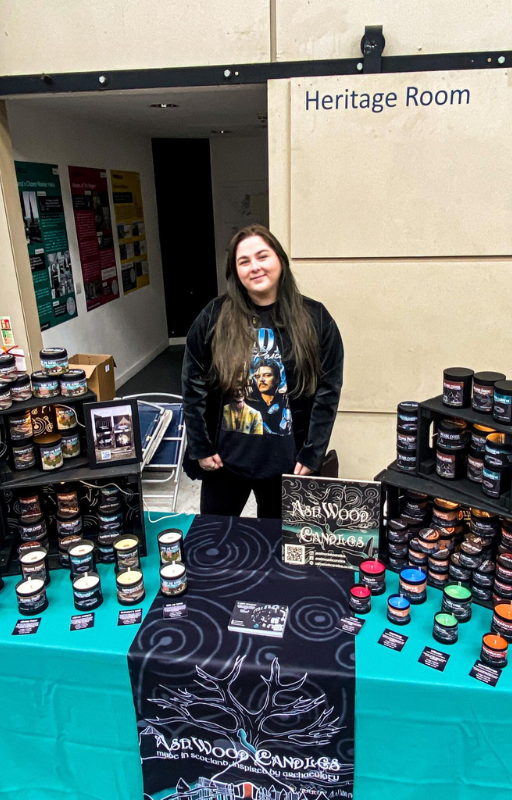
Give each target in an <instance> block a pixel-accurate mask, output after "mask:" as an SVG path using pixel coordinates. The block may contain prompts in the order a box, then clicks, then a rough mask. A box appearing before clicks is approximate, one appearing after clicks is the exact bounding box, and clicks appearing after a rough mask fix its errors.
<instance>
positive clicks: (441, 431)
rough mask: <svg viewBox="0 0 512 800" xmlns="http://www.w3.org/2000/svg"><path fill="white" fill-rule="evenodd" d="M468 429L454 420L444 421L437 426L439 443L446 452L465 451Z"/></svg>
mask: <svg viewBox="0 0 512 800" xmlns="http://www.w3.org/2000/svg"><path fill="white" fill-rule="evenodd" d="M466 435H467V434H466V428H465V426H462V425H459V424H458V423H457V422H453V421H452V420H448V419H442V420H440V421H439V423H438V425H437V443H438V444H439V445H441V447H444V448H446V450H463V449H464V448H465V446H466Z"/></svg>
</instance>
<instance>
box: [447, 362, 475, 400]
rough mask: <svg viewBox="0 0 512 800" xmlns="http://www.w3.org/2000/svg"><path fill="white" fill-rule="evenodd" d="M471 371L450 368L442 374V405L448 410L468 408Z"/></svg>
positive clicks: (471, 381)
mask: <svg viewBox="0 0 512 800" xmlns="http://www.w3.org/2000/svg"><path fill="white" fill-rule="evenodd" d="M473 374H474V373H473V370H472V369H466V368H465V367H450V368H449V369H445V370H444V372H443V403H444V405H445V406H449V407H450V408H468V406H469V405H470V404H471V387H472V384H473Z"/></svg>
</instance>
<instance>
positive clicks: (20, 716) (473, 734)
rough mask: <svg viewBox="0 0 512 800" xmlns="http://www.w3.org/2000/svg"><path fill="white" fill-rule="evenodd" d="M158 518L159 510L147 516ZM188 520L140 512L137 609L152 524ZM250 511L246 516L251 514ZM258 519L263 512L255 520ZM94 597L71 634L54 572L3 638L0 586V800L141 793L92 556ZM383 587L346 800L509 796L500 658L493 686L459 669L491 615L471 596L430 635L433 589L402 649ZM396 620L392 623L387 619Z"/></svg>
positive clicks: (86, 799)
mask: <svg viewBox="0 0 512 800" xmlns="http://www.w3.org/2000/svg"><path fill="white" fill-rule="evenodd" d="M152 515H153V516H154V517H156V518H157V519H158V518H159V515H158V514H157V513H155V512H153V514H152ZM192 520H193V518H192V517H190V516H189V517H184V516H181V517H175V518H172V519H171V518H163V519H161V520H160V521H159V522H156V523H152V522H150V521H149V520H148V519H147V520H146V526H147V529H146V530H147V540H148V551H149V555H148V557H147V558H146V559H143V570H144V578H145V584H146V599H145V601H144V602H143V603H141V607H142V608H143V609H144V613H145V612H147V611H148V609H149V608H150V606H151V604H152V602H153V599H154V597H155V594H156V593H157V591H158V554H157V552H156V535H157V533H158V532H159V531H160V530H163V529H164V528H167V527H171V526H172V527H174V526H175V525H176V526H179V527H181V528H182V529H184V530H188V528H189V527H190V525H191V523H192ZM252 522H254V520H252ZM258 524H259V525H261V526H262V527H263V528H264V525H265V523H264V521H261V522H260V523H258ZM99 573H100V575H101V578H102V587H103V592H104V597H105V602H104V603H103V605H102V606H101V607H100V608H99V609H98V610H97V611H96V618H95V626H94V628H92V629H89V630H81V631H73V632H70V630H69V625H70V617H71V615H72V614H75V613H77V612H75V609H74V607H73V603H72V591H71V585H70V580H69V575H68V573H67V572H65V571H64V570H60V571H54V572H52V583H51V586H50V587H49V589H48V596H49V600H50V607H49V608H48V609H47V610H46V611H45V612H44V613H43V614H42V622H41V626H40V628H39V630H38V632H37V634H35V635H29V636H12V631H13V628H14V626H15V623H16V621H17V620H18V619H19V618H20V616H19V614H18V612H17V607H16V600H15V596H14V585H15V583H16V582H17V579H16V578H14V577H11V578H7V579H6V581H5V583H6V586H5V588H4V590H3V591H2V592H1V593H0V753H1V761H0V798H1V800H15V798H21V797H23V800H58V798H66V797H68V798H69V799H70V800H141V798H142V780H141V770H140V756H139V747H138V741H137V728H136V718H135V712H134V707H133V700H132V693H131V687H130V679H129V674H128V666H127V653H128V649H129V647H130V645H131V643H132V641H133V639H134V637H135V635H136V632H137V628H136V626H126V627H117V615H118V612H119V610H120V608H121V606H119V605H118V603H117V601H116V596H115V581H114V576H113V569H112V567H110V566H109V567H105V566H102V565H100V567H99ZM387 577H388V587H387V591H386V594H384V595H382V596H381V597H377V598H374V599H373V610H372V612H371V614H370V615H368V616H367V617H366V622H365V625H364V628H363V629H362V631H361V633H360V634H359V635H358V636H357V639H356V650H357V658H356V666H357V669H356V715H355V716H356V746H355V752H356V762H355V798H356V800H377V799H378V800H387V798H389V800H416V798H417V799H418V800H419V799H420V798H421V800H424V797H425V795H426V793H428V792H431V791H434V792H435V796H436V800H477V798H478V800H482V798H487V797H489V798H490V797H495V796H499V797H500V800H504V799H505V800H506V799H507V798H512V759H510V754H509V749H510V748H509V736H510V726H511V720H512V664H511V665H510V666H509V667H507V668H506V669H505V670H504V671H503V674H502V675H501V677H500V680H499V682H498V685H497V686H496V687H494V688H492V687H489V686H486V685H484V684H482V683H480V682H478V681H476V680H475V679H474V678H471V677H469V674H468V673H469V671H470V669H471V667H472V666H473V664H474V662H475V660H476V659H477V658H478V657H479V653H480V645H479V642H480V638H481V634H482V633H485V632H487V631H488V630H489V628H490V620H491V612H490V611H489V610H487V609H484V608H481V607H478V606H474V608H473V619H472V620H471V621H470V622H469V623H467V624H466V625H461V626H460V636H459V642H458V644H457V645H455V646H453V647H452V648H451V649H450V648H447V647H443V646H441V645H438V644H437V643H436V642H435V641H434V640H433V638H432V635H431V632H432V618H433V614H434V612H435V611H437V610H438V609H439V607H440V599H441V595H440V592H438V591H437V590H435V589H429V597H428V600H427V603H426V604H425V605H423V606H421V607H419V608H413V609H412V622H411V624H410V625H409V626H406V627H405V628H402V629H400V632H402V633H404V634H405V635H406V636H408V637H409V638H408V641H407V643H406V645H405V647H404V649H403V650H402V652H394V651H391V650H389V649H387V648H385V647H383V646H381V645H379V644H377V641H378V639H379V637H380V635H381V633H382V632H383V630H384V629H385V628H387V627H389V628H393V626H392V625H390V624H389V623H388V622H387V620H386V597H387V595H388V594H390V593H391V592H393V591H396V589H397V586H398V577H397V576H395V575H393V574H392V573H388V576H387ZM395 630H398V629H395ZM425 646H430V647H434V648H436V649H439V650H444V651H445V652H448V653H450V660H449V661H448V664H447V666H446V668H445V670H444V672H437V671H435V670H433V669H430V668H429V667H427V666H425V665H423V664H420V663H418V658H419V656H420V654H421V652H422V650H423V648H424V647H425Z"/></svg>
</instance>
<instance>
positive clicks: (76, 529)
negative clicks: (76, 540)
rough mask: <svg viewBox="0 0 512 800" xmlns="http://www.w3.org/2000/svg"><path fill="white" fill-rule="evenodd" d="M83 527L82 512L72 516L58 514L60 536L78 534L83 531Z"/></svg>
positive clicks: (58, 532)
mask: <svg viewBox="0 0 512 800" xmlns="http://www.w3.org/2000/svg"><path fill="white" fill-rule="evenodd" d="M82 528H83V522H82V515H81V514H78V515H76V516H74V517H70V518H68V517H67V516H65V517H61V515H60V514H57V535H58V536H59V537H64V536H77V535H78V534H79V533H81V531H82Z"/></svg>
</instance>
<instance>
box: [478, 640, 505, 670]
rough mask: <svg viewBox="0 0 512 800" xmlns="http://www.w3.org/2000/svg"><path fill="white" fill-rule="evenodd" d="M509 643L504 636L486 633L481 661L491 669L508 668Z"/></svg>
mask: <svg viewBox="0 0 512 800" xmlns="http://www.w3.org/2000/svg"><path fill="white" fill-rule="evenodd" d="M507 655H508V643H507V642H506V640H505V639H504V638H503V636H498V635H497V634H495V633H485V634H484V635H483V636H482V651H481V653H480V659H481V660H482V661H483V662H484V664H488V665H489V666H490V667H498V669H503V667H506V666H507V663H508V659H507Z"/></svg>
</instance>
